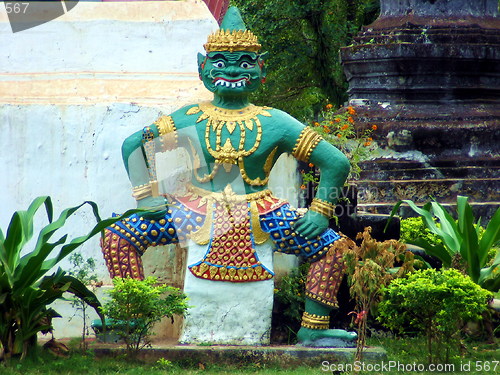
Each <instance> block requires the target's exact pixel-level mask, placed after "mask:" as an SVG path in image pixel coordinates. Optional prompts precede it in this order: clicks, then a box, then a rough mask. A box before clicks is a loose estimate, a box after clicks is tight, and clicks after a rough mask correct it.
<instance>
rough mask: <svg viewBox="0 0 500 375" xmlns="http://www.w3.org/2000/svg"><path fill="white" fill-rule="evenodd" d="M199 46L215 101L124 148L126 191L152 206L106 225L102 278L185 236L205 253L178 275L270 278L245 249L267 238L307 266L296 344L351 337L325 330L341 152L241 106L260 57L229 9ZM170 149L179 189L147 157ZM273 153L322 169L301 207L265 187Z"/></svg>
mask: <svg viewBox="0 0 500 375" xmlns="http://www.w3.org/2000/svg"><path fill="white" fill-rule="evenodd" d="M204 48H205V50H206V52H207V53H206V55H201V54H199V55H198V65H199V73H200V78H201V80H202V81H203V83H204V85H205V87H206V88H207V89H208V90H210V91H211V92H213V94H214V99H213V100H212V101H211V102H205V103H199V104H194V105H188V106H186V107H184V108H181V109H179V110H177V111H175V112H174V113H172V114H171V115H169V116H163V117H161V118H159V119H158V120H157V121H156V122H155V123H154V124H152V125H150V126H147V127H145V128H144V129H143V130H141V131H139V132H137V133H135V134H133V135H132V136H130V137H129V138H127V139H126V140H125V142H124V144H123V149H122V151H123V158H124V162H125V167H126V169H127V172H128V174H129V177H130V180H131V183H132V185H133V196H134V197H135V198H136V200H137V201H138V206H139V207H148V208H151V207H156V210H151V211H149V212H148V214H147V215H142V216H135V215H133V216H131V217H129V218H127V219H126V220H124V221H122V222H118V223H117V224H115V225H113V226H112V227H110V228H108V230H107V231H106V235H105V238H104V240H103V244H102V245H103V246H102V248H103V253H104V257H105V260H106V262H107V266H108V268H109V270H110V274H111V276H112V277H127V276H129V277H134V278H142V277H143V269H142V263H141V255H142V254H143V253H144V251H145V250H146V249H147V248H148V247H150V246H155V245H161V244H169V243H178V242H181V243H185V244H188V242H189V241H191V243H195V244H196V245H200V246H205V250H204V255H203V256H202V258H201V259H198V260H197V261H196V262H194V263H192V264H188V273H191V274H192V275H193V276H194V277H196V278H200V279H204V280H206V281H210V282H212V283H240V284H241V283H245V284H247V285H248V284H252V285H255V283H259V282H263V281H266V280H270V279H272V278H273V272H272V270H271V269H270V268H269V267H268V266H267V265H266V264H264V263H263V262H262V261H261V260H260V259H259V254H258V251H256V248H257V247H258V246H260V245H261V244H263V243H266V242H267V243H270V244H272V247H273V248H274V250H275V251H278V252H283V253H287V254H295V255H300V256H302V257H305V258H307V260H308V261H309V262H310V263H311V266H310V271H309V274H308V280H307V283H306V291H307V293H306V297H307V298H306V306H305V310H306V311H305V313H304V315H303V320H302V327H301V329H300V331H299V333H298V339H299V341H301V342H304V341H314V340H318V339H322V338H340V339H343V340H347V341H351V342H352V340H354V339H355V336H356V335H355V334H354V333H349V332H346V331H342V330H333V329H329V313H330V310H331V309H332V308H334V307H336V306H337V300H336V295H337V291H338V287H339V284H340V282H341V280H342V277H343V271H344V265H343V262H342V254H341V253H340V251H339V250H338V249H339V248H341V246H339V243H341V242H342V241H343V240H344V239H341V238H340V236H339V235H338V234H337V233H335V232H334V231H333V230H332V229H329V228H328V223H329V218H331V217H332V215H333V213H334V203H335V201H336V199H337V197H338V192H339V189H340V188H341V187H342V186H343V184H344V182H345V179H346V178H347V175H348V171H349V162H348V160H347V159H346V157H345V156H344V155H343V154H342V153H341V152H340V151H339V150H337V149H336V148H335V147H333V146H332V145H330V144H329V143H328V142H326V141H324V140H322V138H321V137H320V136H319V135H318V134H317V133H315V132H314V131H313V130H311V129H310V128H309V127H307V126H304V125H303V124H301V123H300V122H299V121H297V120H296V119H294V118H292V117H291V116H289V115H288V114H286V113H284V112H282V111H279V110H277V109H273V108H268V107H258V106H255V105H252V104H250V103H249V99H248V97H249V95H250V93H252V92H254V91H255V90H257V88H258V87H259V86H260V84H261V83H262V82H263V81H264V80H265V77H266V70H265V66H264V59H265V55H264V54H261V53H259V51H260V48H261V45H260V44H259V43H258V41H257V38H256V36H255V35H254V34H253V33H252V32H251V31H249V30H246V28H245V25H244V23H243V21H242V20H241V16H240V15H239V12H238V10H237V9H236V8H230V9H229V10H228V12H227V14H226V16H225V18H224V20H223V22H222V25H221V27H220V30H218V31H217V32H215V33H214V34H212V35H210V36H209V37H208V41H207V43H206V44H205V45H204ZM176 149H184V150H186V153H187V154H188V155H189V160H190V163H191V172H190V176H189V180H190V181H188V183H187V184H185V185H184V187H183V189H180V190H179V189H178V190H176V191H170V192H165V191H162V183H161V182H159V181H158V179H157V172H158V173H159V172H160V171H157V169H158V164H157V163H155V157H156V156H155V155H156V154H157V153H158V152H170V150H176ZM283 153H291V154H292V155H293V156H294V157H295V158H296V159H298V160H301V161H305V162H310V163H314V165H315V166H317V167H318V168H319V169H320V171H321V178H320V182H319V187H318V189H317V193H316V197H315V198H314V199H313V201H312V204H311V206H310V207H309V209H308V211H307V212H306V213H305V214H302V213H299V212H298V211H297V210H295V209H293V208H291V207H290V205H289V204H288V203H287V202H286V201H284V200H282V199H279V198H277V197H275V196H274V195H273V194H272V192H271V191H270V190H269V189H268V186H267V184H268V180H269V174H270V171H271V168H272V167H273V165H274V163H275V162H276V160H277V159H278V157H279V156H280V155H281V154H283ZM141 163H142V165H141ZM171 168H173V166H171ZM163 190H164V189H163Z"/></svg>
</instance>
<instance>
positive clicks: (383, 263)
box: [344, 227, 413, 360]
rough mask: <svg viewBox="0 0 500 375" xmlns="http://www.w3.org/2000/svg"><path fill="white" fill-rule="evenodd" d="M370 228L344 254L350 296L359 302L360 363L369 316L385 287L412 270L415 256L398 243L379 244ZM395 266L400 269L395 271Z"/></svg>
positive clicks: (358, 352)
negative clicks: (358, 244)
mask: <svg viewBox="0 0 500 375" xmlns="http://www.w3.org/2000/svg"><path fill="white" fill-rule="evenodd" d="M370 232H371V227H367V228H365V230H364V232H363V233H358V235H357V236H356V239H362V240H363V242H362V243H361V246H359V247H358V246H355V245H354V246H350V247H349V248H347V249H345V251H344V261H345V263H346V267H347V274H348V281H349V285H350V292H351V296H352V297H353V298H354V299H355V300H356V311H355V314H356V316H357V317H356V319H355V323H356V324H357V326H358V341H357V344H356V348H357V350H356V360H361V356H362V353H363V349H364V347H365V344H366V329H367V319H368V313H369V312H370V310H371V309H372V307H373V306H374V305H375V304H377V303H378V302H379V300H380V297H381V291H382V287H384V286H385V285H387V284H389V282H390V281H391V280H393V279H394V278H396V277H401V276H403V275H404V274H405V273H407V272H408V271H410V270H412V269H413V254H412V253H411V252H409V251H406V245H405V244H402V243H400V242H398V241H396V240H388V241H384V242H378V241H377V240H375V239H373V238H372V237H371V235H370ZM396 263H400V264H401V267H398V268H395V265H396Z"/></svg>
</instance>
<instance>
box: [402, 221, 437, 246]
mask: <svg viewBox="0 0 500 375" xmlns="http://www.w3.org/2000/svg"><path fill="white" fill-rule="evenodd" d="M436 226H438V227H439V223H436ZM419 238H423V239H424V240H425V241H427V242H428V243H430V244H432V245H438V244H442V241H441V240H440V239H439V236H438V235H436V234H435V233H432V232H431V231H430V230H429V229H428V228H427V227H426V226H425V223H424V221H423V219H422V217H420V216H419V217H409V218H406V219H402V220H401V237H400V241H401V242H404V243H414V242H415V241H417V240H418V239H419Z"/></svg>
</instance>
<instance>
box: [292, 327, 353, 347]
mask: <svg viewBox="0 0 500 375" xmlns="http://www.w3.org/2000/svg"><path fill="white" fill-rule="evenodd" d="M357 338H358V335H357V333H355V332H348V331H344V330H343V329H311V328H305V327H301V328H300V330H299V332H298V333H297V340H298V342H299V343H300V344H303V345H305V346H317V347H348V346H355V345H356V339H357Z"/></svg>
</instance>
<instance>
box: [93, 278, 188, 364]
mask: <svg viewBox="0 0 500 375" xmlns="http://www.w3.org/2000/svg"><path fill="white" fill-rule="evenodd" d="M113 285H114V287H113V289H112V290H111V291H110V292H109V295H110V296H111V300H110V301H108V302H106V303H105V304H104V306H103V307H102V308H101V311H102V312H103V313H104V315H106V317H107V318H110V319H112V321H114V322H120V324H116V327H117V328H115V330H116V333H117V334H118V336H119V337H120V338H121V339H122V340H123V341H124V342H125V344H126V345H127V352H128V354H129V355H132V356H133V355H135V354H137V352H138V351H139V350H140V349H142V348H144V347H145V346H146V345H149V344H150V337H151V335H152V329H153V326H154V324H155V323H157V322H159V321H160V320H161V319H162V318H165V317H168V318H172V321H173V316H174V315H175V314H177V315H184V314H185V312H186V310H187V309H188V307H189V306H188V305H187V297H186V295H185V294H184V293H182V292H181V291H180V290H179V289H178V288H174V287H171V286H167V285H165V284H159V285H158V284H157V279H156V278H153V277H148V278H146V279H145V280H136V279H131V278H123V279H122V278H119V277H116V278H114V279H113Z"/></svg>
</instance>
